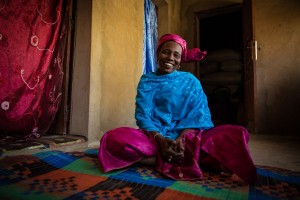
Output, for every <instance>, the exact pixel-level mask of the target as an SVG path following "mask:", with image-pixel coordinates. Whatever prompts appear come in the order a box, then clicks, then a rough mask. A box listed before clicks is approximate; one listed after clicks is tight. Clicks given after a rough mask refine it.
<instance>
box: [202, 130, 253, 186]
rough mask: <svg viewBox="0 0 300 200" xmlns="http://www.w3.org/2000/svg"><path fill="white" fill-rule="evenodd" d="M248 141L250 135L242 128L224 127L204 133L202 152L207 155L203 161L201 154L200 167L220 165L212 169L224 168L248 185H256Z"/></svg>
mask: <svg viewBox="0 0 300 200" xmlns="http://www.w3.org/2000/svg"><path fill="white" fill-rule="evenodd" d="M248 140H249V133H248V132H247V130H246V129H245V128H243V127H241V126H234V125H222V126H217V127H214V128H211V129H209V130H206V131H204V132H203V133H202V140H201V150H202V151H205V152H206V153H207V155H206V158H205V159H201V153H200V158H199V159H200V160H199V162H200V166H201V165H204V166H206V167H208V165H217V163H219V164H220V166H211V167H212V168H215V169H217V168H222V167H224V168H225V169H228V170H229V171H231V172H233V173H235V174H237V175H238V176H239V177H241V178H242V179H243V180H245V181H247V182H248V183H254V182H255V181H256V177H257V175H256V168H255V166H254V163H253V160H252V158H251V156H250V152H249V149H248ZM207 156H208V157H207ZM209 157H211V159H209ZM211 161H213V162H211Z"/></svg>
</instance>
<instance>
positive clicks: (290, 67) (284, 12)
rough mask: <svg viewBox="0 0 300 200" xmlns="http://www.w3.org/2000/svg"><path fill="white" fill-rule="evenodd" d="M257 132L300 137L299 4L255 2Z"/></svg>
mask: <svg viewBox="0 0 300 200" xmlns="http://www.w3.org/2000/svg"><path fill="white" fill-rule="evenodd" d="M254 7H255V10H254V15H255V33H256V39H257V41H258V45H259V46H261V50H260V51H259V52H258V60H257V103H258V104H257V111H258V131H259V132H264V133H268V134H280V135H293V136H296V135H297V136H299V134H300V132H299V123H300V106H299V102H300V89H299V86H300V56H299V55H300V1H299V0H288V1H285V0H272V1H269V0H255V2H254Z"/></svg>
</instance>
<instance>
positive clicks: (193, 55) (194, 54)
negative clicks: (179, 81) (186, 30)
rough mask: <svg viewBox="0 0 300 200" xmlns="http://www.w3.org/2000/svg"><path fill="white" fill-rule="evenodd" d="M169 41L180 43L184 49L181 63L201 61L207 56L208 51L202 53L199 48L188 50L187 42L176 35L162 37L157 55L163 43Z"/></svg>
mask: <svg viewBox="0 0 300 200" xmlns="http://www.w3.org/2000/svg"><path fill="white" fill-rule="evenodd" d="M167 41H174V42H176V43H178V44H179V45H180V46H181V48H182V55H181V61H182V62H193V61H199V60H202V59H203V58H204V56H205V55H206V51H200V49H199V48H193V49H190V50H187V47H186V41H185V40H184V39H183V38H182V37H180V36H179V35H176V34H165V35H163V36H161V37H160V39H159V41H158V45H157V49H156V53H158V51H159V50H160V48H161V46H162V44H163V43H165V42H167Z"/></svg>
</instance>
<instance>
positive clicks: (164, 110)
mask: <svg viewBox="0 0 300 200" xmlns="http://www.w3.org/2000/svg"><path fill="white" fill-rule="evenodd" d="M135 119H136V124H137V125H138V127H139V128H140V129H144V130H147V131H157V132H159V133H160V134H162V135H163V136H164V137H167V138H170V139H173V140H174V139H176V138H177V136H178V135H179V134H180V131H181V130H183V129H187V128H195V129H202V130H203V129H208V128H211V127H213V123H212V121H211V115H210V111H209V108H208V103H207V98H206V95H205V94H204V92H203V90H202V86H201V84H200V81H199V80H198V79H197V78H196V77H195V76H194V75H192V74H191V73H189V72H180V71H174V72H172V73H170V74H165V75H160V76H158V75H157V74H156V73H155V72H153V73H149V74H144V75H143V76H142V77H141V80H140V82H139V85H138V87H137V96H136V109H135Z"/></svg>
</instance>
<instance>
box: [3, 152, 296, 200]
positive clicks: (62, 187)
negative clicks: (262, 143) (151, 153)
mask: <svg viewBox="0 0 300 200" xmlns="http://www.w3.org/2000/svg"><path fill="white" fill-rule="evenodd" d="M97 154H98V150H97V149H89V150H86V151H85V152H69V153H67V152H61V151H45V152H40V153H37V154H34V155H22V156H7V157H4V158H2V159H1V160H0V196H1V199H30V200H33V199H176V200H177V199H182V200H188V199H230V200H231V199H299V198H300V192H299V190H300V173H299V172H293V171H289V170H284V169H279V168H273V167H266V166H257V172H258V181H257V183H256V184H255V185H252V186H249V185H247V184H245V183H244V182H243V181H242V180H241V179H239V178H238V177H237V176H235V175H233V176H231V175H228V174H216V173H208V172H205V173H204V175H205V176H204V179H203V180H198V181H175V180H171V179H169V178H166V177H164V176H162V175H161V174H159V173H158V172H156V171H154V170H153V169H152V168H148V167H141V166H132V167H130V168H127V169H124V170H118V171H114V172H111V173H106V174H104V173H102V172H101V171H100V170H99V164H98V158H97Z"/></svg>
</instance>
